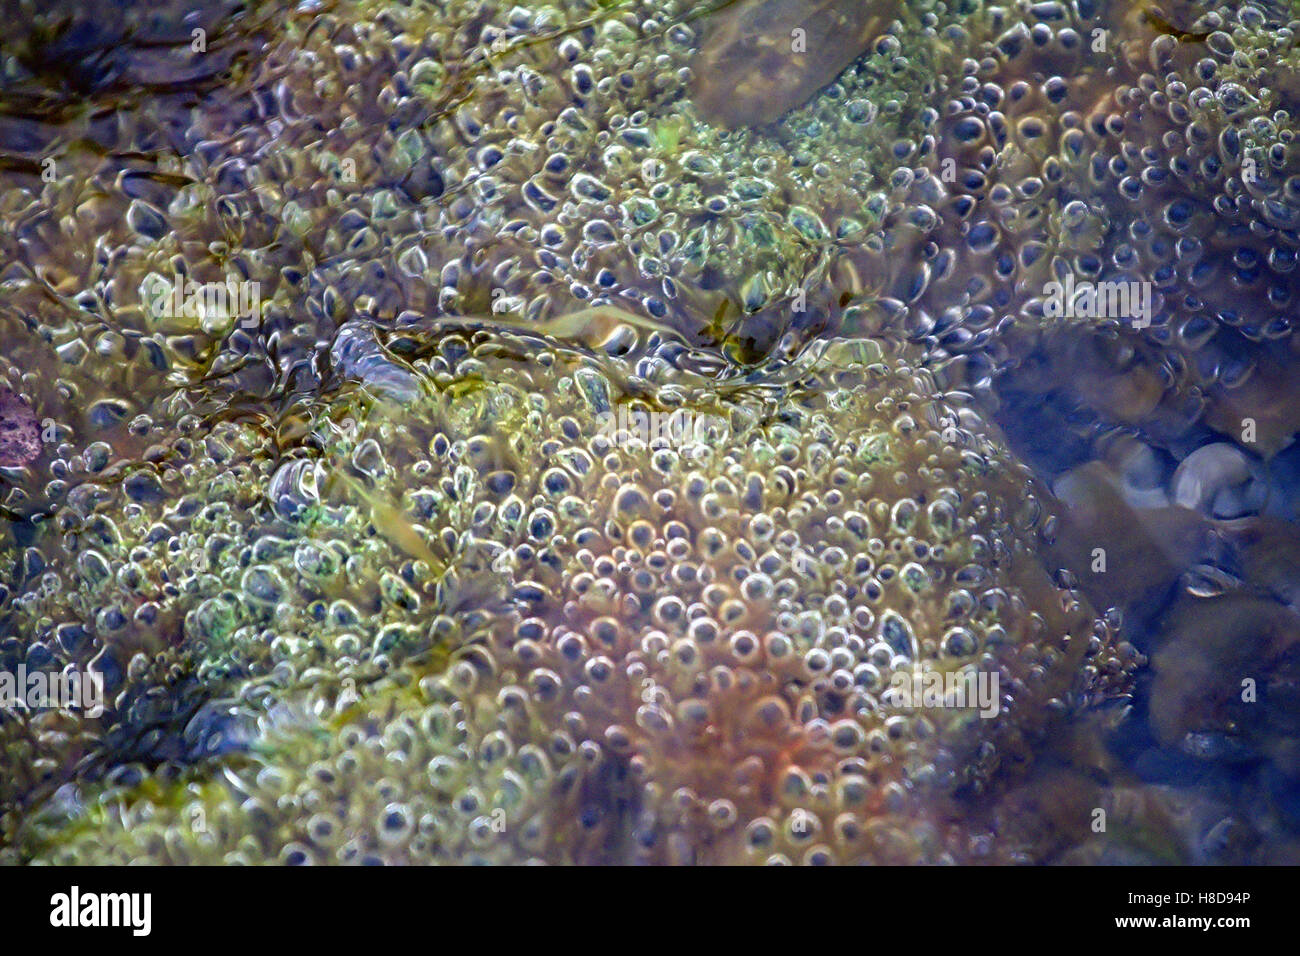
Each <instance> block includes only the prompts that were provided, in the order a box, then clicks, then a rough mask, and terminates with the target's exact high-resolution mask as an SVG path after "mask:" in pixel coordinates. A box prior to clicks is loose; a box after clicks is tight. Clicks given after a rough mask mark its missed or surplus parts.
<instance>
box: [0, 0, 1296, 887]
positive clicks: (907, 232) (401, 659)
mask: <svg viewBox="0 0 1300 956" xmlns="http://www.w3.org/2000/svg"><path fill="white" fill-rule="evenodd" d="M0 12H3V14H4V16H5V22H6V23H7V24H8V25H9V28H8V29H7V31H6V32H5V35H4V38H3V39H2V40H0V219H2V220H3V228H2V229H0V250H2V251H3V257H2V258H0V262H2V263H3V266H2V269H3V271H2V272H0V344H2V345H3V348H0V514H2V515H3V518H0V752H2V753H3V760H2V762H3V767H4V769H5V771H6V772H5V773H4V774H0V859H3V860H4V861H6V862H128V861H142V862H167V863H179V862H194V861H199V862H226V863H233V862H262V861H271V862H284V863H305V862H321V863H340V862H343V863H349V862H391V863H407V862H412V863H424V862H440V863H464V862H496V863H514V862H524V861H530V860H538V861H543V862H553V863H573V862H576V863H638V862H644V863H701V864H712V863H739V862H754V863H763V862H767V863H810V864H818V863H831V862H889V863H924V862H956V863H1009V862H1029V863H1076V864H1081V863H1082V864H1091V863H1139V864H1152V863H1278V862H1295V861H1296V860H1297V857H1298V856H1300V853H1298V846H1300V844H1297V837H1298V835H1300V749H1298V746H1297V744H1298V743H1300V689H1298V688H1300V683H1298V680H1300V616H1297V615H1300V584H1298V583H1297V582H1300V534H1298V533H1297V526H1296V519H1297V516H1298V512H1300V505H1298V503H1297V502H1298V498H1297V492H1298V489H1300V484H1298V482H1300V451H1297V446H1296V444H1295V442H1294V438H1295V433H1296V431H1297V428H1300V415H1297V411H1296V410H1297V409H1298V408H1300V404H1298V403H1297V399H1298V398H1300V392H1298V391H1297V389H1300V379H1298V378H1297V376H1296V373H1295V355H1294V353H1295V351H1296V349H1297V343H1298V342H1300V339H1297V337H1296V334H1295V332H1294V330H1293V327H1292V325H1293V319H1292V316H1293V315H1294V314H1295V310H1296V293H1297V291H1298V289H1297V279H1296V264H1297V258H1296V253H1297V248H1298V247H1300V237H1298V236H1297V231H1296V229H1297V226H1298V225H1300V149H1298V147H1297V145H1296V143H1295V142H1294V130H1295V123H1296V120H1295V119H1294V117H1295V116H1296V115H1297V108H1298V107H1300V103H1295V102H1293V101H1295V100H1300V83H1298V82H1297V76H1298V75H1300V74H1297V72H1296V68H1297V66H1298V65H1300V21H1297V20H1293V17H1295V16H1297V15H1300V14H1297V13H1296V11H1295V10H1294V9H1293V8H1291V7H1290V6H1288V5H1287V4H1285V3H1280V2H1270V3H1255V4H1247V5H1244V6H1239V7H1238V6H1231V7H1230V6H1226V5H1225V6H1223V7H1217V6H1215V5H1213V4H1209V3H1186V2H1184V3H1173V2H1168V3H1162V4H1159V5H1156V4H1145V3H1132V2H1119V0H1115V2H1107V0H1075V2H1072V3H1065V2H1054V0H1049V2H1044V3H1037V4H1027V3H1025V4H1018V5H1005V6H997V5H992V4H982V3H979V2H976V0H962V2H952V3H946V2H939V0H921V2H912V3H907V4H899V3H892V2H848V0H821V2H796V0H732V2H728V3H724V4H721V5H719V4H709V3H699V2H694V0H667V2H665V0H653V2H651V0H631V2H614V0H611V2H594V0H556V2H554V3H537V4H532V3H529V4H522V3H521V4H519V5H503V4H497V3H494V2H491V0H463V2H462V0H445V2H443V0H439V2H433V0H412V2H409V3H393V4H385V3H378V2H364V0H350V2H345V0H338V2H327V0H320V2H316V0H305V2H302V3H299V4H296V5H294V4H287V3H278V2H253V3H247V4H235V3H227V4H220V3H218V4H210V5H207V6H206V7H205V8H204V9H203V10H202V11H201V12H197V13H196V12H191V11H189V10H188V9H187V8H186V7H185V5H183V4H179V3H165V2H164V3H158V2H151V3H148V4H145V3H134V2H122V3H114V4H109V3H107V2H104V3H99V2H95V3H90V4H84V3H76V4H71V3H69V4H64V3H61V2H54V3H52V4H51V3H48V2H36V0H3V2H0ZM33 675H38V676H35V677H34V676H33ZM54 675H64V676H63V677H60V678H59V679H58V680H55V679H54ZM74 679H75V692H74V683H73V681H74ZM7 688H8V689H7ZM6 694H8V696H5V695H6ZM60 694H62V696H60Z"/></svg>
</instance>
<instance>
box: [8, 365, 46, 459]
mask: <svg viewBox="0 0 1300 956" xmlns="http://www.w3.org/2000/svg"><path fill="white" fill-rule="evenodd" d="M40 454H41V427H40V424H39V423H38V422H37V421H36V413H35V412H33V411H32V407H31V405H29V404H28V403H27V400H26V399H24V398H23V397H22V396H21V395H19V394H17V393H16V392H14V391H13V390H11V389H9V388H6V387H4V386H3V385H0V467H6V468H13V467H18V466H21V465H26V464H28V463H29V462H32V461H35V460H36V459H37V458H38V457H39V456H40Z"/></svg>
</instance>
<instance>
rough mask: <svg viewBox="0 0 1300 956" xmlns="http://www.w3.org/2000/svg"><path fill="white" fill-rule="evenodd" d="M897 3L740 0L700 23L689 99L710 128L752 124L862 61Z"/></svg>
mask: <svg viewBox="0 0 1300 956" xmlns="http://www.w3.org/2000/svg"><path fill="white" fill-rule="evenodd" d="M900 8H901V4H899V3H898V2H897V0H871V2H863V0H812V2H805V0H755V2H750V0H739V2H733V3H729V4H726V5H724V6H723V7H722V8H721V9H720V10H718V11H717V12H716V13H713V14H711V15H710V16H709V17H708V18H707V19H706V21H705V22H706V27H705V34H704V39H703V41H702V43H701V46H700V50H699V52H698V53H697V54H696V57H695V60H694V62H693V63H692V65H691V69H692V72H693V73H694V81H693V83H692V86H691V97H692V99H693V101H694V103H695V106H696V108H697V109H698V110H699V111H700V113H701V115H703V116H704V118H705V119H707V120H708V121H709V122H711V123H721V124H722V125H724V126H730V127H739V126H756V125H760V124H763V123H770V122H772V120H774V119H776V118H778V117H779V116H781V115H782V114H783V113H787V112H789V111H790V110H791V109H793V108H794V107H796V106H801V105H803V104H804V103H806V102H807V101H808V100H809V99H811V98H812V96H813V95H814V94H815V93H816V92H817V91H818V90H820V89H821V88H822V87H824V86H826V85H827V84H828V83H830V82H831V81H832V80H834V79H835V77H836V76H838V75H839V74H840V73H841V72H842V71H843V70H844V68H845V67H847V66H848V65H849V64H850V63H852V62H853V61H854V60H856V59H857V58H858V57H860V56H861V55H862V54H863V53H864V52H865V51H866V49H867V45H868V44H869V43H870V42H871V41H872V40H873V39H875V38H876V37H877V36H879V35H880V33H881V32H882V31H883V30H884V28H885V27H886V26H887V25H888V23H889V21H890V20H891V19H892V18H893V17H894V16H895V15H896V14H897V13H898V12H899V10H900Z"/></svg>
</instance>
